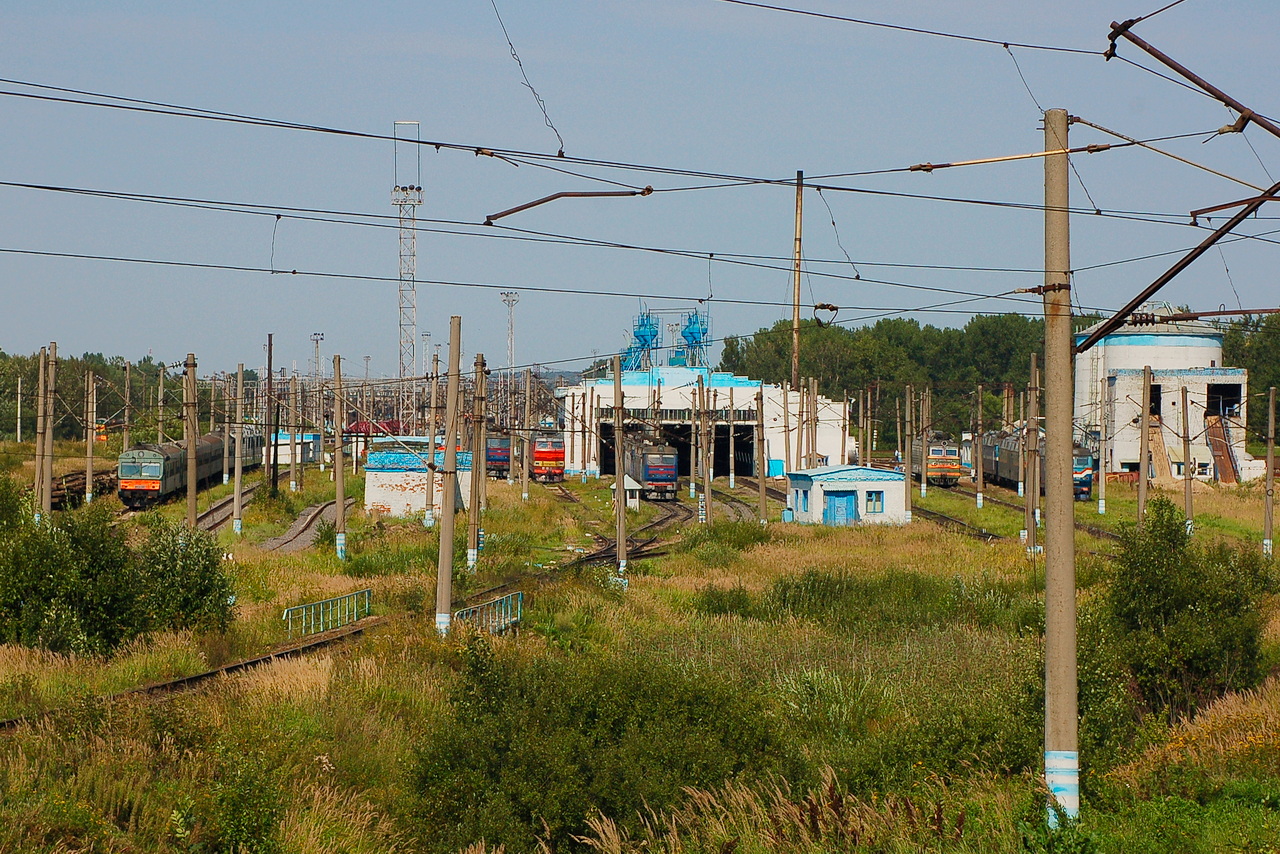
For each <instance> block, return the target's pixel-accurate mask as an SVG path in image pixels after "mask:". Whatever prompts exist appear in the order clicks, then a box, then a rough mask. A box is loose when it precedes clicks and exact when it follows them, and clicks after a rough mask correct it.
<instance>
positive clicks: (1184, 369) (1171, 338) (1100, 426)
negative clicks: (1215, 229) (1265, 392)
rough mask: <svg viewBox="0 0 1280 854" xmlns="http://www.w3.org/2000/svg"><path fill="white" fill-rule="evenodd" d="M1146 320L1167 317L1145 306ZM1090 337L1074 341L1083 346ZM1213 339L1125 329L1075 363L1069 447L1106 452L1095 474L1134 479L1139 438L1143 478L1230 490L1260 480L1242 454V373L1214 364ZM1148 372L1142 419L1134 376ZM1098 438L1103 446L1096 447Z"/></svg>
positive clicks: (1166, 325) (1170, 327)
mask: <svg viewBox="0 0 1280 854" xmlns="http://www.w3.org/2000/svg"><path fill="white" fill-rule="evenodd" d="M1142 310H1143V311H1144V312H1147V313H1149V314H1154V313H1159V312H1165V313H1172V309H1169V308H1168V307H1167V306H1144V307H1143V309H1142ZM1094 328H1096V327H1090V328H1089V329H1085V330H1083V331H1081V332H1078V333H1076V336H1075V340H1076V343H1079V342H1080V341H1083V340H1084V338H1085V337H1086V336H1087V335H1089V334H1090V333H1091V332H1092V331H1093V329H1094ZM1222 338H1223V336H1222V332H1221V331H1220V330H1219V329H1218V328H1217V327H1216V326H1214V325H1213V324H1210V323H1205V322H1204V321H1195V320H1192V321H1177V322H1160V323H1151V324H1143V325H1140V326H1134V325H1130V326H1124V327H1121V328H1120V329H1117V330H1116V331H1114V332H1112V333H1111V334H1109V335H1107V336H1106V337H1104V338H1103V339H1102V340H1101V341H1099V342H1098V343H1097V344H1096V345H1095V346H1094V347H1093V348H1092V349H1090V350H1087V351H1086V352H1085V353H1083V354H1081V355H1080V356H1078V357H1077V359H1076V377H1075V424H1076V430H1077V437H1076V438H1077V441H1080V442H1081V443H1082V444H1085V445H1087V446H1088V447H1090V448H1093V449H1094V450H1095V451H1097V450H1099V449H1101V448H1102V447H1103V446H1104V445H1105V453H1104V454H1103V457H1104V459H1102V461H1101V467H1102V470H1103V471H1104V472H1107V473H1117V472H1139V471H1141V463H1140V453H1141V452H1140V446H1141V441H1142V431H1143V429H1146V430H1147V431H1148V436H1149V442H1150V452H1149V458H1148V461H1149V467H1148V477H1150V478H1151V479H1153V480H1154V481H1156V482H1160V481H1172V480H1174V479H1180V478H1182V477H1183V476H1184V474H1183V473H1184V471H1185V470H1186V468H1185V467H1187V466H1189V467H1190V468H1191V472H1192V476H1193V477H1195V478H1197V479H1199V480H1205V481H1217V482H1220V483H1227V484H1230V483H1237V482H1239V481H1242V480H1250V479H1252V478H1255V477H1259V476H1261V475H1262V473H1263V471H1262V470H1263V466H1264V463H1263V462H1262V461H1260V460H1254V459H1253V458H1252V457H1251V456H1249V455H1248V454H1247V453H1246V452H1245V438H1246V431H1245V424H1246V416H1247V414H1248V405H1249V400H1248V388H1249V383H1248V379H1249V378H1248V372H1247V371H1246V370H1244V369H1243V368H1230V367H1226V366H1224V365H1223V363H1222ZM1144 366H1147V367H1150V368H1151V398H1150V400H1151V404H1150V408H1149V411H1148V413H1147V417H1146V419H1145V427H1144V419H1143V417H1142V396H1143V391H1142V387H1143V368H1144ZM1183 388H1186V390H1187V412H1186V417H1187V422H1188V428H1189V429H1188V431H1187V432H1188V434H1189V435H1190V453H1189V455H1187V456H1188V457H1189V459H1184V453H1183V430H1182V421H1183V411H1182V405H1183V404H1182V389H1183ZM1104 437H1105V440H1106V441H1105V443H1104V442H1103V441H1102V440H1103V438H1104Z"/></svg>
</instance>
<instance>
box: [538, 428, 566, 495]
mask: <svg viewBox="0 0 1280 854" xmlns="http://www.w3.org/2000/svg"><path fill="white" fill-rule="evenodd" d="M533 479H534V480H536V481H541V482H542V483H560V482H561V481H563V480H564V439H561V438H553V437H551V436H538V437H536V438H534V440H533Z"/></svg>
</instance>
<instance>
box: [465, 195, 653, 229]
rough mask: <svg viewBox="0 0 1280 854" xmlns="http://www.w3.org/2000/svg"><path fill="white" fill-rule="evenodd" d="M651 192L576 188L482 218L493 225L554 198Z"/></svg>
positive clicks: (591, 197) (598, 197)
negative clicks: (494, 222)
mask: <svg viewBox="0 0 1280 854" xmlns="http://www.w3.org/2000/svg"><path fill="white" fill-rule="evenodd" d="M652 193H653V187H651V186H646V187H645V188H644V189H643V190H576V191H568V192H563V193H552V194H551V195H549V196H543V197H542V198H541V199H534V200H533V201H532V202H525V203H524V204H523V205H516V206H515V207H514V208H508V209H507V210H505V211H499V212H498V213H496V214H489V216H487V217H485V218H484V224H485V225H493V221H494V220H496V219H502V218H503V217H504V216H510V215H511V214H514V213H520V212H521V211H527V210H528V209H529V208H536V207H537V206H538V205H545V204H546V203H547V202H554V201H555V200H556V199H600V198H605V197H609V196H648V195H650V194H652Z"/></svg>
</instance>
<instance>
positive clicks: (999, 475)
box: [982, 431, 1097, 501]
mask: <svg viewBox="0 0 1280 854" xmlns="http://www.w3.org/2000/svg"><path fill="white" fill-rule="evenodd" d="M1039 442H1040V453H1039V458H1040V494H1041V495H1043V494H1044V436H1043V435H1042V436H1040V437H1039ZM1096 460H1097V458H1096V457H1095V456H1094V453H1093V451H1091V450H1089V449H1088V448H1086V447H1084V446H1083V445H1076V446H1075V447H1074V448H1073V450H1072V453H1071V485H1072V492H1073V494H1074V495H1075V499H1076V501H1088V500H1089V499H1090V498H1091V497H1092V495H1093V470H1094V466H1095V463H1096ZM982 476H983V479H984V480H986V481H987V482H988V483H995V484H999V485H1000V486H1004V487H1008V488H1009V489H1017V488H1018V484H1019V483H1025V481H1026V477H1025V472H1023V471H1022V440H1021V438H1020V437H1019V435H1018V434H1017V433H1008V432H1005V431H1000V432H991V433H986V434H984V435H983V437H982Z"/></svg>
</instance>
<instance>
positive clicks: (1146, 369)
mask: <svg viewBox="0 0 1280 854" xmlns="http://www.w3.org/2000/svg"><path fill="white" fill-rule="evenodd" d="M1138 425H1139V426H1138V430H1139V431H1140V432H1139V434H1138V530H1142V525H1143V522H1145V521H1146V517H1147V478H1148V477H1149V476H1150V474H1151V461H1150V460H1149V459H1148V458H1149V457H1150V455H1151V366H1150V365H1144V366H1143V367H1142V412H1140V413H1139V414H1138Z"/></svg>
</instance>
